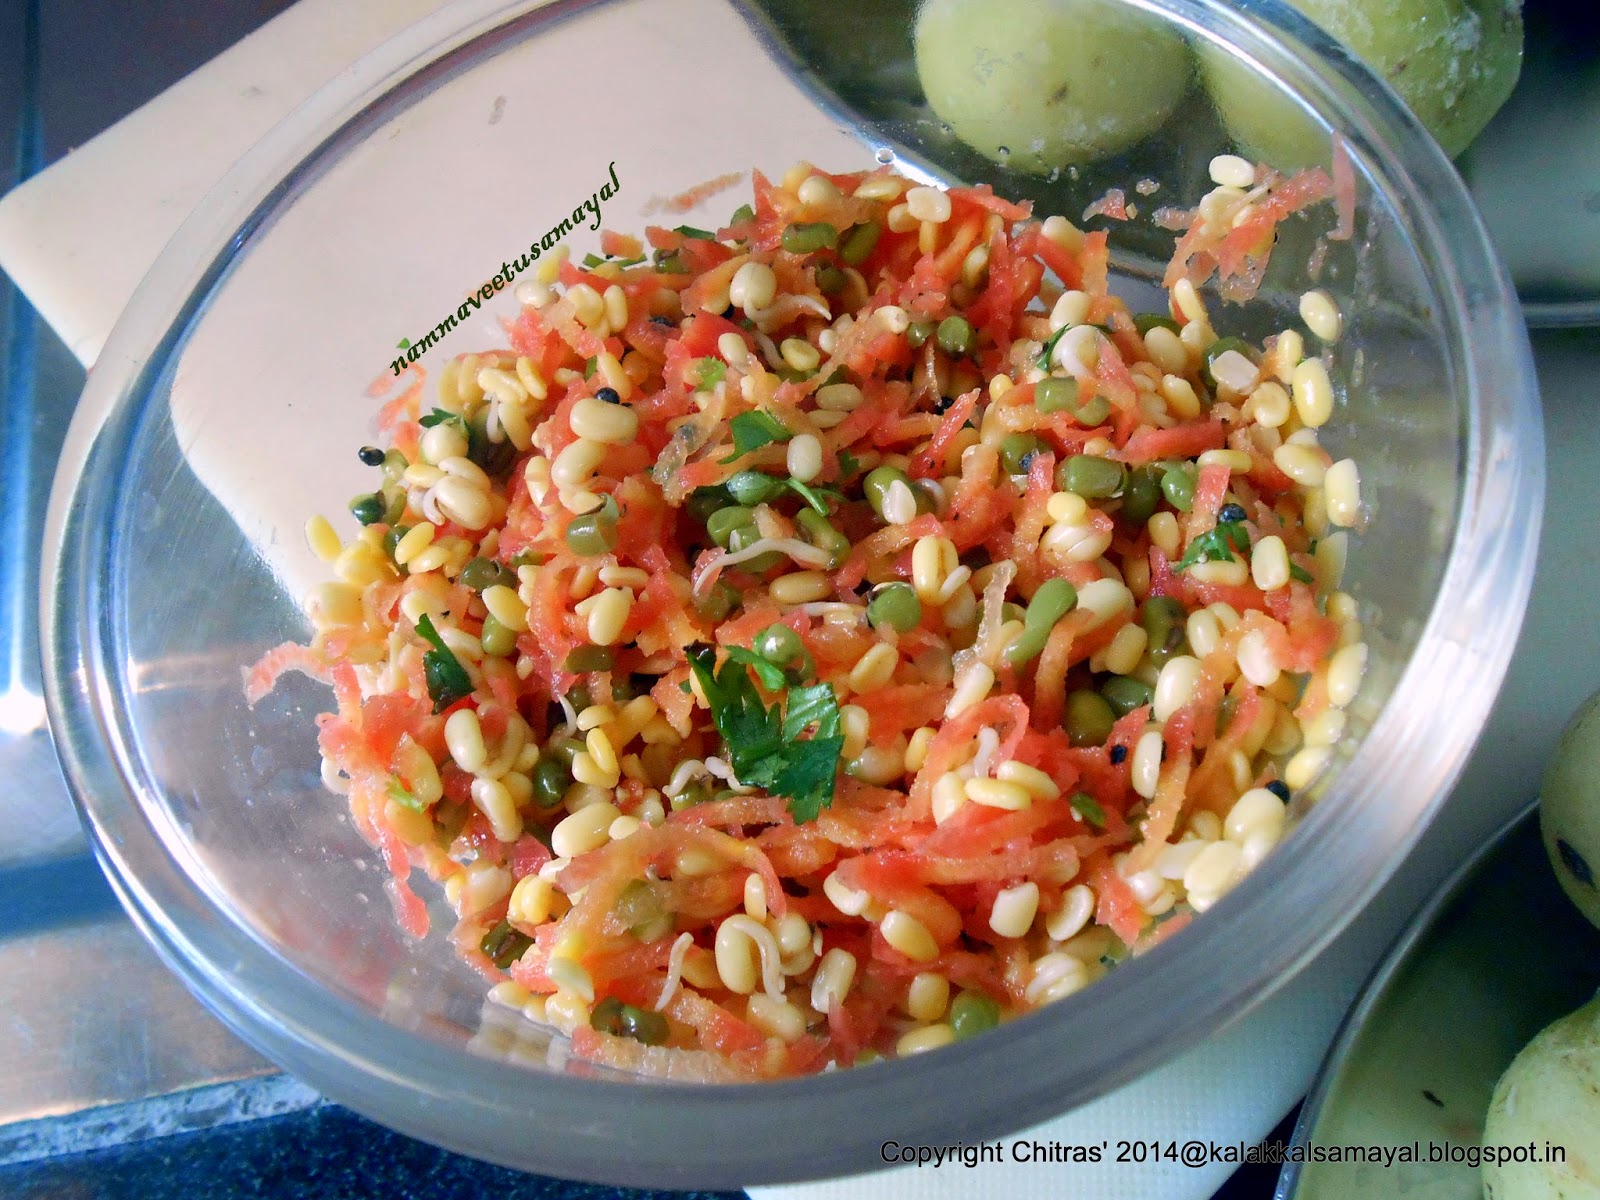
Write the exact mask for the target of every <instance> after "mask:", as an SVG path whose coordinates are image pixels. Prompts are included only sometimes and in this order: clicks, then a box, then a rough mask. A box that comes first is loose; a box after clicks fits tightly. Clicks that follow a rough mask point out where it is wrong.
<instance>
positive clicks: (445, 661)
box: [417, 613, 472, 713]
mask: <svg viewBox="0 0 1600 1200" xmlns="http://www.w3.org/2000/svg"><path fill="white" fill-rule="evenodd" d="M417 633H418V634H419V635H420V636H421V637H422V639H423V640H424V641H426V642H427V643H428V644H429V645H430V646H432V647H433V649H432V650H429V651H428V652H427V653H426V654H424V655H423V656H422V674H423V678H424V679H426V680H427V683H428V695H429V696H430V697H432V699H433V711H434V712H436V713H441V712H443V711H444V710H445V709H447V708H449V707H450V706H451V705H452V704H454V703H455V702H456V701H457V700H460V699H462V698H463V697H465V696H470V695H472V677H471V676H470V675H468V674H467V669H466V668H465V667H463V666H462V665H461V660H460V659H458V658H457V657H456V656H455V654H454V653H453V652H452V651H451V649H450V647H448V646H446V645H445V644H444V639H443V638H442V637H440V636H439V631H438V630H437V629H435V628H434V627H433V621H432V619H430V618H429V616H428V614H427V613H423V614H422V616H421V617H420V618H419V619H418V620H417Z"/></svg>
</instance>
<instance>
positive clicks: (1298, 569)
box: [1289, 563, 1316, 583]
mask: <svg viewBox="0 0 1600 1200" xmlns="http://www.w3.org/2000/svg"><path fill="white" fill-rule="evenodd" d="M1289 578H1290V579H1293V580H1296V581H1298V582H1300V583H1315V582H1316V578H1315V577H1314V576H1313V575H1312V574H1311V572H1310V571H1308V570H1306V569H1305V568H1304V567H1302V566H1301V565H1300V564H1299V563H1290V564H1289Z"/></svg>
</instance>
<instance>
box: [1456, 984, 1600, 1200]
mask: <svg viewBox="0 0 1600 1200" xmlns="http://www.w3.org/2000/svg"><path fill="white" fill-rule="evenodd" d="M1597 1129H1600V999H1596V1000H1591V1001H1589V1003H1588V1004H1585V1005H1584V1006H1583V1007H1582V1008H1580V1009H1579V1010H1578V1011H1577V1012H1575V1013H1572V1014H1571V1015H1569V1016H1565V1017H1562V1018H1561V1019H1560V1020H1559V1021H1557V1022H1555V1023H1554V1024H1553V1025H1550V1026H1548V1027H1547V1028H1545V1029H1544V1030H1542V1031H1541V1032H1540V1033H1539V1034H1538V1035H1537V1036H1535V1037H1534V1039H1533V1041H1531V1042H1529V1043H1528V1044H1527V1045H1526V1046H1524V1047H1523V1048H1522V1053H1521V1054H1518V1055H1517V1057H1516V1058H1515V1059H1513V1060H1512V1063H1511V1065H1510V1066H1509V1067H1508V1068H1506V1073H1505V1074H1504V1075H1502V1076H1501V1077H1500V1082H1499V1083H1497V1084H1495V1087H1494V1096H1493V1098H1492V1099H1491V1100H1490V1101H1489V1115H1488V1117H1487V1119H1486V1120H1485V1121H1484V1127H1483V1148H1484V1152H1485V1162H1484V1164H1483V1194H1484V1196H1485V1197H1486V1198H1488V1200H1600V1157H1596V1156H1595V1153H1594V1146H1595V1131H1596V1130H1597ZM1530 1145H1532V1146H1533V1147H1534V1148H1536V1149H1537V1150H1539V1151H1540V1153H1539V1154H1538V1155H1537V1156H1529V1155H1527V1151H1528V1147H1529V1146H1530ZM1547 1145H1554V1146H1561V1147H1562V1148H1564V1149H1565V1151H1566V1161H1565V1162H1544V1161H1530V1162H1498V1161H1491V1160H1489V1157H1488V1156H1489V1155H1494V1158H1495V1159H1498V1158H1500V1157H1509V1154H1506V1153H1505V1152H1506V1151H1513V1152H1514V1151H1515V1150H1516V1149H1519V1148H1520V1150H1521V1151H1522V1153H1523V1155H1524V1156H1527V1157H1536V1158H1537V1159H1539V1160H1542V1159H1543V1157H1544V1155H1543V1150H1544V1148H1545V1147H1546V1146H1547ZM1496 1150H1500V1151H1501V1152H1502V1153H1500V1154H1496V1153H1495V1151H1496Z"/></svg>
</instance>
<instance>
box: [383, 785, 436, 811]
mask: <svg viewBox="0 0 1600 1200" xmlns="http://www.w3.org/2000/svg"><path fill="white" fill-rule="evenodd" d="M388 793H389V799H391V800H393V801H394V802H395V803H396V804H398V805H400V806H401V807H402V808H409V809H410V810H411V811H412V812H427V811H428V806H427V805H426V804H424V803H423V802H422V801H421V800H419V799H417V797H416V796H415V795H414V794H413V793H412V792H411V791H410V789H408V788H407V787H406V785H405V784H403V783H401V782H400V781H399V780H398V779H391V780H389V787H388Z"/></svg>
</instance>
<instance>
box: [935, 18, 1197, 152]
mask: <svg viewBox="0 0 1600 1200" xmlns="http://www.w3.org/2000/svg"><path fill="white" fill-rule="evenodd" d="M914 43H915V47H916V57H917V74H918V76H919V77H920V78H921V80H922V90H923V93H924V94H925V95H926V96H927V98H928V103H929V105H930V106H931V107H932V108H933V111H934V112H935V113H937V114H938V115H939V116H940V117H941V118H942V119H944V120H945V121H946V122H948V123H949V125H950V128H951V129H952V130H954V131H955V134H956V136H957V137H959V138H960V139H961V140H962V141H964V142H966V143H967V144H968V145H969V146H971V147H972V148H973V149H974V150H977V151H978V152H979V153H981V154H983V155H985V156H987V157H988V158H991V159H993V160H995V161H996V162H999V163H1001V164H1003V165H1005V166H1008V167H1012V168H1015V169H1017V170H1021V171H1027V172H1030V173H1032V174H1036V175H1048V174H1049V173H1051V172H1052V171H1055V170H1058V169H1060V168H1062V167H1066V166H1071V165H1074V164H1077V163H1086V162H1092V161H1094V160H1095V159H1099V158H1104V157H1106V156H1107V155H1111V154H1115V153H1117V152H1118V151H1119V150H1124V149H1126V148H1127V147H1129V146H1131V145H1133V144H1134V143H1135V142H1137V141H1139V140H1140V139H1141V138H1144V137H1147V136H1148V135H1149V134H1151V133H1153V132H1155V131H1156V130H1157V129H1159V128H1160V127H1161V126H1162V124H1163V123H1165V121H1166V120H1167V118H1168V117H1169V116H1170V115H1171V114H1172V111H1173V109H1174V108H1175V107H1177V104H1178V101H1179V100H1180V99H1182V97H1183V93H1184V91H1185V90H1186V89H1187V87H1188V82H1189V74H1190V67H1189V60H1188V54H1187V51H1186V50H1185V48H1184V44H1183V39H1182V38H1180V37H1179V36H1178V34H1177V33H1176V31H1175V30H1173V29H1172V28H1171V27H1169V26H1167V25H1164V24H1162V23H1161V22H1158V21H1156V20H1154V19H1152V18H1150V17H1147V16H1144V15H1143V14H1142V13H1139V12H1137V11H1135V10H1133V9H1131V8H1129V7H1127V6H1125V5H1122V4H1118V3H1111V2H1110V0H928V3H926V4H924V5H923V7H922V11H921V13H920V14H919V15H918V18H917V26H916V30H915V33H914Z"/></svg>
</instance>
